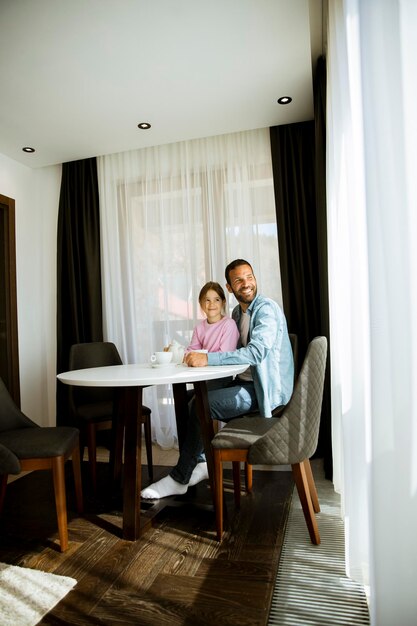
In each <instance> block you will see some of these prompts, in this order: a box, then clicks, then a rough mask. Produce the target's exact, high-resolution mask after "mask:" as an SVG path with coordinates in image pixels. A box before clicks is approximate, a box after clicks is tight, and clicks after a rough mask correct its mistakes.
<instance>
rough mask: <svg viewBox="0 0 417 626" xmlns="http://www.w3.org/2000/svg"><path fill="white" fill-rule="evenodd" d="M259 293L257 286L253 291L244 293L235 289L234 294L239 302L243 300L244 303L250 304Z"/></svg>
mask: <svg viewBox="0 0 417 626" xmlns="http://www.w3.org/2000/svg"><path fill="white" fill-rule="evenodd" d="M257 293H258V289H257V287H255V289H254V290H253V291H251V292H250V293H249V294H247V295H244V294H242V293H240V292H238V291H233V294H234V296H235V298H236V300H237V301H238V302H241V303H242V304H250V303H251V302H253V300H255V297H256V294H257Z"/></svg>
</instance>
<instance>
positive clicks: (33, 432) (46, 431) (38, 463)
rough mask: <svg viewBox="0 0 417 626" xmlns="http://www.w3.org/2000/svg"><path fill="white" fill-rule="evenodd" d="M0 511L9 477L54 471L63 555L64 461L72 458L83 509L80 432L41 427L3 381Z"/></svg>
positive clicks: (65, 534) (65, 535)
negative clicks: (20, 404)
mask: <svg viewBox="0 0 417 626" xmlns="http://www.w3.org/2000/svg"><path fill="white" fill-rule="evenodd" d="M0 455H1V457H0V458H1V461H0V512H1V510H2V507H3V503H4V498H5V495H6V487H7V479H8V474H18V473H20V472H21V471H22V472H23V471H31V470H40V469H42V470H44V469H50V470H52V475H53V482H54V490H55V506H56V513H57V518H58V533H59V541H60V548H61V552H64V551H65V550H66V549H67V547H68V524H67V503H66V490H65V462H66V461H67V459H69V458H70V457H72V466H73V471H74V483H75V495H76V505H77V510H78V512H79V513H82V510H83V499H82V486H81V464H80V448H79V431H78V429H77V428H71V427H68V426H55V427H41V426H38V424H35V422H32V420H30V419H29V418H28V417H27V416H26V415H25V414H24V413H22V411H21V410H20V409H19V408H18V407H17V406H16V404H15V403H14V401H13V399H12V397H11V395H10V394H9V392H8V390H7V388H6V386H5V384H4V383H3V381H2V380H1V379H0Z"/></svg>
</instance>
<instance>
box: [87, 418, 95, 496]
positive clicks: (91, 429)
mask: <svg viewBox="0 0 417 626" xmlns="http://www.w3.org/2000/svg"><path fill="white" fill-rule="evenodd" d="M87 447H88V465H89V468H90V477H91V484H92V487H93V491H94V493H95V492H96V491H97V464H96V459H97V443H96V425H95V424H94V423H92V424H88V426H87Z"/></svg>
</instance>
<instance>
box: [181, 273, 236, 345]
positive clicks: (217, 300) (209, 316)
mask: <svg viewBox="0 0 417 626" xmlns="http://www.w3.org/2000/svg"><path fill="white" fill-rule="evenodd" d="M198 301H199V303H200V307H201V309H202V311H203V312H204V314H205V315H206V319H205V320H203V321H201V322H199V323H198V324H197V326H196V327H195V328H194V331H193V335H192V338H191V342H190V345H189V346H188V348H187V349H186V351H185V352H186V353H188V352H194V351H196V350H207V352H228V351H230V350H235V349H236V346H237V342H238V339H239V330H238V327H237V325H236V322H235V321H234V320H232V319H231V318H230V317H226V314H225V307H226V296H225V294H224V291H223V288H222V287H221V286H220V285H219V283H215V282H212V281H210V282H208V283H206V284H205V285H204V286H203V287H202V288H201V291H200V295H199V296H198Z"/></svg>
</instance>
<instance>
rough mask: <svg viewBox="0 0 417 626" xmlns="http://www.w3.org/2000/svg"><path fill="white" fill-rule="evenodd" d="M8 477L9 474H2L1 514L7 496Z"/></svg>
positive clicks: (0, 486)
mask: <svg viewBox="0 0 417 626" xmlns="http://www.w3.org/2000/svg"><path fill="white" fill-rule="evenodd" d="M8 478H9V475H8V474H2V475H1V476H0V514H1V512H2V510H3V504H4V498H5V497H6V487H7V480H8Z"/></svg>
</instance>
